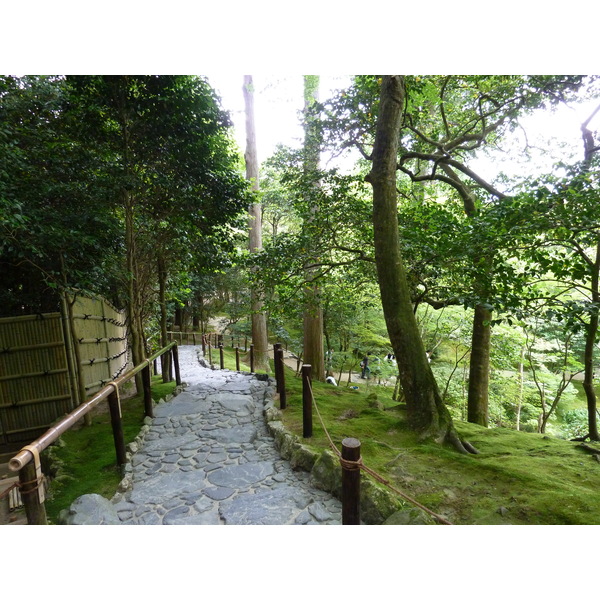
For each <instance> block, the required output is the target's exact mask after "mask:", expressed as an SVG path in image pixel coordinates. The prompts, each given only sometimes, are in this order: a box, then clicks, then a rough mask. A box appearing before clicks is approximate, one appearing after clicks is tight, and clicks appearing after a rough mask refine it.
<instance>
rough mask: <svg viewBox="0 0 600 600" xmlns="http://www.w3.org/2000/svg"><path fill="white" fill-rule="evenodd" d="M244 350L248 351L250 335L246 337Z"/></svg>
mask: <svg viewBox="0 0 600 600" xmlns="http://www.w3.org/2000/svg"><path fill="white" fill-rule="evenodd" d="M244 352H248V336H246V337H245V338H244Z"/></svg>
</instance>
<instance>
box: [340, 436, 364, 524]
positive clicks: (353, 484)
mask: <svg viewBox="0 0 600 600" xmlns="http://www.w3.org/2000/svg"><path fill="white" fill-rule="evenodd" d="M342 459H343V460H345V461H352V462H357V461H358V460H359V459H360V442H359V441H358V440H357V439H356V438H346V439H344V440H343V441H342ZM342 525H360V468H359V466H358V465H349V464H347V463H344V462H342Z"/></svg>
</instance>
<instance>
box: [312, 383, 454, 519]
mask: <svg viewBox="0 0 600 600" xmlns="http://www.w3.org/2000/svg"><path fill="white" fill-rule="evenodd" d="M306 383H307V385H308V390H309V394H310V397H311V399H312V405H313V406H314V407H315V411H316V413H317V416H318V418H319V421H320V423H321V427H322V428H323V431H324V432H325V436H326V437H327V440H328V441H329V444H330V446H331V449H332V450H333V452H334V454H335V455H336V456H337V457H338V459H339V461H340V464H341V466H342V468H343V469H346V470H349V471H353V470H358V469H360V470H362V471H364V472H365V473H367V474H368V475H370V476H371V477H373V479H375V480H376V481H378V482H379V483H381V484H382V485H384V486H386V487H387V488H389V489H390V490H391V491H393V492H394V493H396V494H398V495H399V496H400V497H401V498H403V499H404V500H406V501H407V502H410V503H411V504H413V505H414V506H416V507H417V508H420V509H421V510H422V511H424V512H426V513H427V514H428V515H430V516H431V517H433V518H434V519H435V520H436V521H438V523H441V524H442V525H452V523H451V522H450V521H448V520H447V519H445V518H444V517H442V516H441V515H438V514H437V513H435V512H433V511H432V510H430V509H429V508H427V507H426V506H423V505H422V504H421V503H420V502H418V501H417V500H415V499H414V498H411V497H410V496H409V495H407V494H405V493H404V492H402V491H401V490H399V489H398V488H397V487H395V486H393V485H392V484H391V483H390V481H389V480H388V479H385V478H384V477H382V476H381V475H379V473H377V472H375V471H374V470H373V469H371V468H369V467H367V466H366V465H365V464H364V463H363V460H362V458H361V457H359V458H358V460H348V459H345V458H343V457H342V453H341V452H340V451H339V450H338V448H337V446H336V445H335V444H334V442H333V440H332V439H331V436H330V435H329V431H327V427H326V426H325V423H324V421H323V417H322V416H321V413H320V412H319V406H318V405H317V401H316V399H315V396H314V394H313V389H312V383H311V380H310V378H307V379H306Z"/></svg>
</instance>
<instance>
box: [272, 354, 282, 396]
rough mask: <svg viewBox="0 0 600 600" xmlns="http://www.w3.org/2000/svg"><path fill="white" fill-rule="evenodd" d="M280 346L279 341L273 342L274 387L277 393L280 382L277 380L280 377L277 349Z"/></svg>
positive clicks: (279, 388)
mask: <svg viewBox="0 0 600 600" xmlns="http://www.w3.org/2000/svg"><path fill="white" fill-rule="evenodd" d="M280 348H281V344H280V343H279V342H277V343H276V344H273V362H274V363H275V364H274V365H273V366H274V368H275V384H276V386H275V389H276V390H277V393H278V394H280V393H281V382H280V381H279V379H280V375H279V349H280Z"/></svg>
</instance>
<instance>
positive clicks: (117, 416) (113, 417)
mask: <svg viewBox="0 0 600 600" xmlns="http://www.w3.org/2000/svg"><path fill="white" fill-rule="evenodd" d="M108 407H109V409H110V422H111V425H112V430H113V439H114V441H115V451H116V453H117V465H119V466H120V467H121V466H123V465H124V464H125V462H126V458H125V438H124V436H123V421H122V420H121V401H120V400H119V395H118V394H117V390H115V391H113V392H112V393H111V394H110V395H109V396H108Z"/></svg>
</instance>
